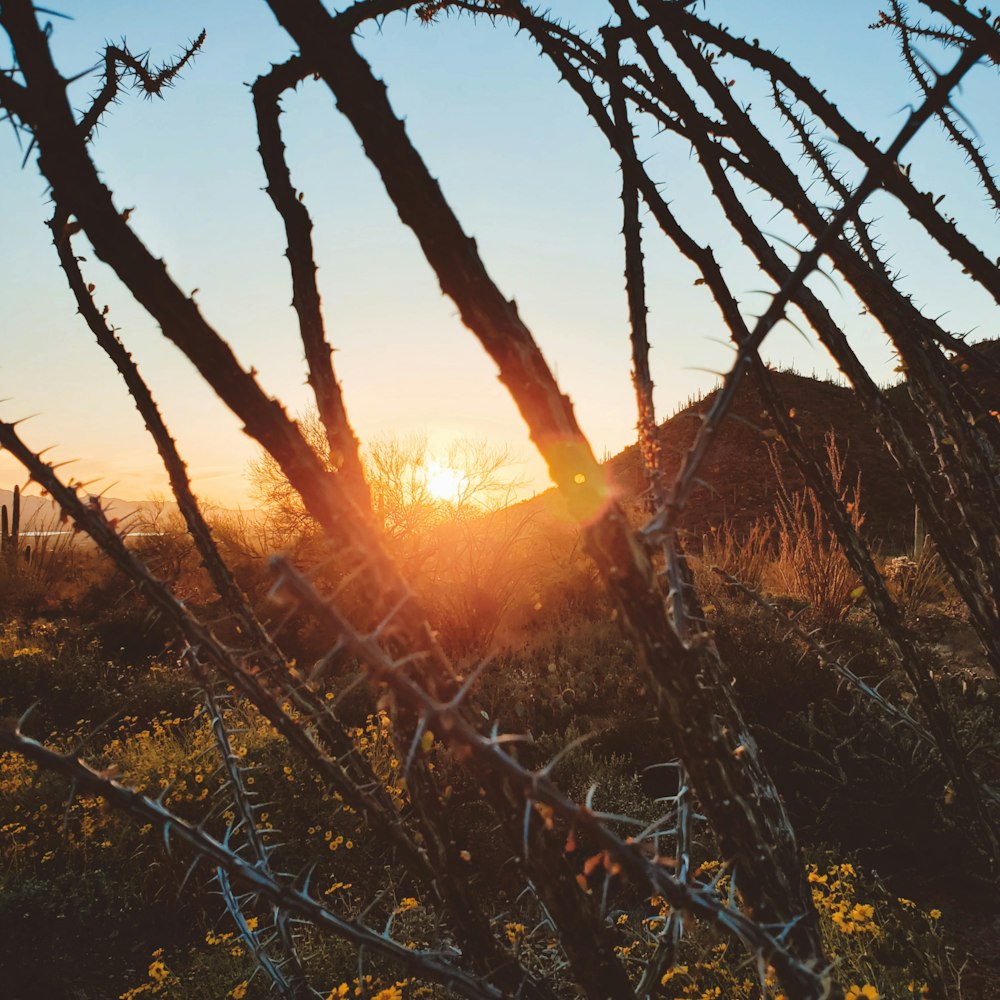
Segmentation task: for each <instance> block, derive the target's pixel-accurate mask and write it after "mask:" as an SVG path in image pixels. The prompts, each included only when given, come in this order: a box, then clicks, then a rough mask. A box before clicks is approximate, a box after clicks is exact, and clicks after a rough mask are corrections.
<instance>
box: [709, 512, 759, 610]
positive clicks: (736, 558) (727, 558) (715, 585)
mask: <svg viewBox="0 0 1000 1000" xmlns="http://www.w3.org/2000/svg"><path fill="white" fill-rule="evenodd" d="M774 556H775V553H774V525H773V524H772V523H771V522H770V521H754V522H753V524H752V525H751V526H750V528H749V530H747V531H745V532H742V533H740V532H738V531H737V529H736V527H735V525H734V524H733V522H732V521H724V522H723V523H722V524H720V525H719V526H718V527H713V528H712V529H711V530H710V531H708V532H706V533H705V534H704V535H702V542H701V558H700V559H699V561H698V562H699V566H700V569H701V572H700V573H698V576H697V580H698V587H699V590H700V591H701V592H702V593H704V594H706V595H709V596H711V597H712V598H714V599H716V600H718V599H719V598H723V599H725V600H727V601H733V602H736V603H738V604H739V603H745V602H746V601H747V600H748V598H747V597H746V595H745V594H744V593H743V592H742V591H741V590H739V589H738V588H736V587H733V586H732V585H730V584H727V583H725V582H724V581H721V580H720V579H719V577H718V575H717V574H716V573H715V572H713V570H715V569H716V568H718V569H719V570H721V571H722V572H723V573H725V574H726V575H727V576H733V577H735V578H736V579H737V580H739V581H740V583H742V584H743V585H744V586H745V587H749V588H750V589H751V590H760V589H761V586H762V585H763V583H764V579H765V577H766V575H767V573H768V570H769V569H770V567H771V564H772V563H773V561H774Z"/></svg>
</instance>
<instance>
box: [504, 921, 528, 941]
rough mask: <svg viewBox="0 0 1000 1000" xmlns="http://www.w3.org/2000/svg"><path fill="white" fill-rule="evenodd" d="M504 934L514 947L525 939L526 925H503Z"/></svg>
mask: <svg viewBox="0 0 1000 1000" xmlns="http://www.w3.org/2000/svg"><path fill="white" fill-rule="evenodd" d="M503 932H504V934H506V935H507V940H508V941H509V942H510V943H511V944H512V945H517V944H518V943H520V942H521V941H522V940H523V939H524V934H525V926H524V924H517V923H506V924H504V925H503Z"/></svg>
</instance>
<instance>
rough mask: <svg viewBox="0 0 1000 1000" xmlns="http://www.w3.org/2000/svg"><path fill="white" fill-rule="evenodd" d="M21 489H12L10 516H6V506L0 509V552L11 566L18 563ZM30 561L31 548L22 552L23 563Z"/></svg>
mask: <svg viewBox="0 0 1000 1000" xmlns="http://www.w3.org/2000/svg"><path fill="white" fill-rule="evenodd" d="M20 541H21V487H20V486H15V487H14V499H13V501H12V502H11V511H10V516H9V517H8V514H7V505H6V504H4V505H3V507H2V508H0V551H2V552H3V555H4V557H5V558H6V559H7V561H8V562H9V563H10V564H11V565H12V566H16V565H17V563H18V561H19V560H18V555H19V554H20V552H21V548H20ZM30 559H31V546H28V547H27V548H25V550H24V561H25V562H28V561H29V560H30Z"/></svg>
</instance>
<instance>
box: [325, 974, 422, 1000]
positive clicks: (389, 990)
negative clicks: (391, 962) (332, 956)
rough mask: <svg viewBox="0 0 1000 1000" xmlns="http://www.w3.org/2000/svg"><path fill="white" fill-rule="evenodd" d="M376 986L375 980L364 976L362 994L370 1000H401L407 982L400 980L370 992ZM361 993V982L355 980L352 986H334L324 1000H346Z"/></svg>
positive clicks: (344, 984)
mask: <svg viewBox="0 0 1000 1000" xmlns="http://www.w3.org/2000/svg"><path fill="white" fill-rule="evenodd" d="M378 985H379V984H378V982H377V980H375V979H373V978H372V977H371V976H365V979H364V986H365V990H364V992H365V993H366V994H367V995H368V996H369V997H370V998H371V1000H403V995H404V994H403V991H404V990H405V989H406V987H407V986H408V985H409V980H408V979H400V980H397V981H396V982H395V983H393V984H392V986H383V987H380V988H379V989H378V991H377V992H372V990H373V989H374V988H375V987H377V986H378ZM361 992H362V991H361V981H360V980H358V979H355V980H354V985H353V986H351V984H350V983H341V984H340V985H339V986H334V988H333V989H332V990H330V992H329V993H328V994H327V996H326V1000H348V998H350V997H359V996H361Z"/></svg>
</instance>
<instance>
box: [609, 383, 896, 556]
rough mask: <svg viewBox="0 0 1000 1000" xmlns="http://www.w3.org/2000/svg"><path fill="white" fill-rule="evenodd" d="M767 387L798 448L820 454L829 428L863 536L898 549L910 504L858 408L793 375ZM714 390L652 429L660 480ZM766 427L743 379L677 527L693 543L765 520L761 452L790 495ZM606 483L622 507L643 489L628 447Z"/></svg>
mask: <svg viewBox="0 0 1000 1000" xmlns="http://www.w3.org/2000/svg"><path fill="white" fill-rule="evenodd" d="M772 376H773V380H774V384H775V388H776V389H777V391H778V393H779V395H780V396H781V398H782V400H783V401H784V403H785V404H786V405H787V406H788V408H789V409H790V410H793V411H794V419H795V422H796V423H797V424H798V426H799V428H800V429H801V431H802V436H803V438H804V439H805V440H806V442H807V443H808V444H809V445H811V446H812V447H813V448H814V449H816V451H817V453H820V454H821V453H822V451H823V448H824V442H825V437H826V434H827V433H828V432H829V431H830V430H832V431H833V433H834V435H835V436H836V440H837V444H838V447H839V449H840V451H841V454H843V455H845V456H846V460H847V461H846V465H847V479H848V481H849V482H852V483H853V481H854V480H855V478H856V477H857V475H858V473H859V472H860V473H861V487H862V508H863V510H864V512H865V515H866V527H867V529H868V531H869V533H870V534H871V535H872V536H874V537H877V538H881V539H884V540H885V541H886V542H891V543H894V544H898V543H899V542H901V541H903V540H904V539H905V538H906V537H908V533H909V532H912V523H913V513H912V512H913V506H912V503H911V501H910V496H909V493H908V491H907V489H906V486H905V484H904V483H903V482H902V480H901V478H900V476H899V475H898V473H897V472H896V469H895V466H894V464H893V462H892V459H891V458H890V456H889V455H888V454H887V453H886V451H885V449H884V448H883V446H882V443H881V440H880V439H879V437H878V435H877V434H876V432H875V430H874V429H873V428H872V427H871V425H870V424H869V422H868V421H867V419H866V417H865V415H864V413H863V412H862V410H861V408H860V407H859V406H858V403H857V400H856V399H855V396H854V392H853V391H852V390H851V389H848V388H845V387H844V386H841V385H836V384H834V383H832V382H823V381H819V380H817V379H814V378H809V377H807V376H805V375H798V374H795V373H794V372H784V371H782V372H778V371H776V372H772ZM715 395H716V393H715V392H712V393H710V394H709V395H708V396H706V397H705V398H704V399H701V400H698V401H697V402H695V403H692V404H691V405H689V406H687V407H685V408H684V409H683V410H681V411H680V412H678V413H676V414H675V415H674V416H672V417H671V418H670V419H669V420H667V421H665V422H664V423H663V424H661V425H660V440H661V446H662V448H663V454H664V458H665V465H666V470H667V474H668V476H673V475H674V474H675V473H676V472H677V470H678V468H679V467H680V463H681V460H682V458H683V456H684V454H685V453H686V452H687V450H688V449H689V448H690V447H691V444H692V442H693V441H694V437H695V434H696V433H697V431H698V427H699V426H700V424H701V419H700V416H701V414H703V413H706V412H707V411H708V409H709V407H710V406H711V405H712V402H713V401H714V399H715ZM769 426H770V422H769V420H768V418H767V415H766V413H765V412H764V407H763V405H762V403H761V401H760V397H759V396H758V395H757V390H756V388H755V387H754V385H753V384H752V381H751V380H750V379H745V380H744V381H743V383H742V384H741V386H740V389H739V391H738V394H737V397H736V401H735V404H734V406H733V409H732V411H731V413H730V416H729V418H728V419H727V420H726V422H725V423H724V424H723V427H722V429H721V431H720V433H719V437H718V440H717V441H716V443H715V445H714V447H713V449H712V451H711V452H710V453H709V456H708V459H707V461H706V462H705V465H704V467H703V468H702V471H701V478H702V479H703V480H704V481H705V482H706V484H708V485H707V486H705V487H697V488H696V489H695V491H694V493H693V494H692V497H691V500H690V503H689V506H688V513H687V515H686V518H685V523H684V527H685V528H686V529H687V530H688V531H690V532H691V533H692V534H693V535H694V536H695V537H696V538H697V537H700V535H701V534H702V533H703V532H704V531H706V530H708V529H709V528H711V527H712V526H713V525H717V524H720V523H722V522H723V521H726V520H731V521H732V522H733V523H734V524H735V526H736V527H737V528H744V527H746V526H748V525H749V524H750V523H751V522H753V521H754V520H756V519H758V518H761V517H766V516H768V515H770V514H771V512H772V510H773V508H774V499H775V489H776V476H775V471H774V468H773V465H772V462H771V457H770V454H769V452H770V451H771V450H772V449H773V451H774V454H775V456H776V458H777V461H778V464H779V467H780V469H781V475H782V478H783V479H784V481H785V483H786V484H787V485H788V487H789V488H790V489H792V490H795V489H798V488H800V487H801V485H802V477H801V476H800V474H799V472H798V470H797V469H796V467H795V465H794V463H793V462H792V460H791V458H790V457H789V456H788V454H787V450H786V449H785V448H784V447H783V446H782V445H781V443H780V442H777V443H773V442H772V441H771V439H770V438H769V437H768V436H767V435H765V434H764V433H763V432H764V431H765V430H766V429H767V428H768V427H769ZM607 467H608V469H609V471H610V474H611V478H612V480H613V482H614V483H615V484H616V485H617V487H618V488H619V489H620V490H621V493H622V499H623V500H624V501H625V502H626V504H631V503H634V502H636V501H637V500H638V497H639V495H640V494H641V492H642V490H643V489H644V488H645V483H644V478H643V469H642V458H641V456H640V455H639V450H638V448H637V447H635V446H631V447H629V448H626V449H625V451H623V452H622V453H621V454H619V455H616V456H615V457H614V458H612V459H611V460H610V461H609V462H608V466H607Z"/></svg>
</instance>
